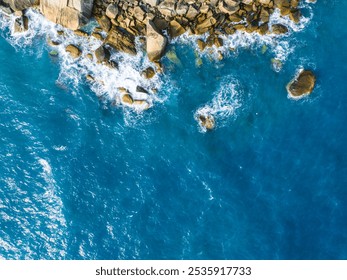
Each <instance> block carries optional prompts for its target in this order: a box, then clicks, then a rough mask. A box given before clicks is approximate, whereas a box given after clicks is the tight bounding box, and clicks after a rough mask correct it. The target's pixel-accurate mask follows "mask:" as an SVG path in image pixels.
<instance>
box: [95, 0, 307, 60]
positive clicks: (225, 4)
mask: <svg viewBox="0 0 347 280" xmlns="http://www.w3.org/2000/svg"><path fill="white" fill-rule="evenodd" d="M298 5H299V0H164V1H160V0H95V2H94V9H93V15H94V16H95V17H96V19H97V20H98V22H99V24H100V26H101V27H102V28H103V30H104V31H106V32H107V33H108V34H109V36H108V37H107V38H106V40H105V42H106V43H109V44H110V45H112V46H113V47H115V48H116V49H117V50H121V51H126V52H128V53H135V49H134V48H133V47H132V45H133V44H134V38H135V36H144V37H145V38H146V41H147V42H146V49H147V54H148V57H149V59H150V60H152V61H156V60H159V59H160V57H161V56H162V55H163V54H164V52H165V47H166V44H167V41H168V40H167V39H168V38H167V37H169V38H174V37H177V36H179V35H182V34H183V33H185V32H188V33H189V34H196V35H200V34H204V33H209V34H210V37H211V38H209V39H208V40H207V42H204V41H202V40H200V41H199V42H198V43H199V47H200V48H201V49H204V47H205V46H206V45H208V44H210V42H212V44H216V45H217V47H218V46H221V45H222V44H223V42H222V40H221V38H219V36H220V35H230V34H233V33H235V32H236V31H237V30H241V31H245V32H258V33H260V34H267V33H274V34H283V33H286V32H288V29H287V27H286V26H284V25H281V24H274V25H272V26H269V18H270V15H271V14H272V13H273V12H274V10H275V9H276V8H278V9H279V10H280V12H281V15H283V16H289V17H290V18H291V19H292V20H293V21H294V22H298V21H299V20H300V10H299V9H298ZM120 33H121V35H119V34H120ZM164 34H166V35H164ZM121 36H124V38H126V44H123V42H121V41H122V40H121V38H120V37H121ZM119 39H120V40H119ZM130 42H132V44H129V43H130Z"/></svg>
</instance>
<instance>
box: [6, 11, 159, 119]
mask: <svg viewBox="0 0 347 280" xmlns="http://www.w3.org/2000/svg"><path fill="white" fill-rule="evenodd" d="M26 15H27V16H28V17H29V19H30V20H29V30H28V31H26V32H22V33H14V30H13V24H14V21H15V19H16V18H15V16H10V17H4V16H1V17H0V28H1V29H6V30H9V35H10V36H7V37H6V38H7V40H8V41H9V42H10V43H11V44H12V46H14V47H15V48H16V49H19V48H23V47H26V46H32V45H33V44H34V43H35V41H36V40H38V39H40V38H41V39H45V40H51V41H54V42H59V43H60V44H59V45H56V46H49V47H48V46H47V47H48V48H49V50H55V51H56V52H57V54H58V59H59V62H60V65H61V72H60V75H59V77H58V79H57V85H59V86H60V87H63V88H70V87H71V86H72V87H73V88H77V86H78V85H79V84H80V83H85V82H87V81H86V76H87V75H90V76H92V77H94V78H95V80H94V81H92V82H89V84H90V87H91V89H92V90H93V91H94V92H95V94H96V95H97V96H99V97H101V96H102V97H104V98H106V99H107V100H109V101H110V102H112V104H113V105H116V106H122V102H121V98H122V95H123V94H124V92H122V91H120V90H119V88H120V87H122V88H125V89H127V90H128V91H129V92H130V93H131V94H132V96H133V98H134V99H135V100H145V101H146V103H143V104H137V105H134V106H132V108H131V109H132V110H134V111H137V112H140V111H143V110H144V109H146V108H147V107H148V106H149V107H151V106H152V105H153V104H154V103H156V102H162V101H163V98H162V97H161V96H160V94H159V95H158V94H155V93H156V92H157V91H158V90H159V89H160V88H161V85H162V81H161V79H160V76H159V75H155V76H154V77H153V78H152V79H150V80H148V79H146V78H144V77H143V76H142V75H141V71H142V70H144V69H146V68H147V67H149V66H152V67H153V68H154V64H153V63H151V62H150V61H149V60H148V58H147V56H146V55H145V53H144V52H143V51H142V50H141V48H140V45H139V43H138V44H137V51H138V52H137V55H136V56H131V55H128V54H125V53H119V52H111V60H113V61H115V62H116V63H117V64H118V69H115V68H110V67H108V66H106V65H103V64H100V63H97V62H96V60H95V58H94V59H93V60H90V59H89V58H87V57H86V55H87V54H89V53H93V52H94V51H95V50H96V49H97V48H98V47H100V46H101V45H102V42H101V41H99V40H97V39H96V38H94V37H82V36H77V35H76V34H75V33H74V32H72V31H71V30H68V29H65V28H62V27H61V26H58V25H56V24H54V23H52V22H50V21H48V20H46V19H45V18H44V17H43V16H42V15H41V14H39V13H38V12H37V11H35V10H28V11H27V13H26ZM59 30H63V31H64V35H63V36H60V35H59V34H58V31H59ZM69 44H74V45H76V46H78V47H79V48H80V49H81V51H82V55H81V56H80V57H79V58H78V59H73V58H72V57H71V56H70V55H69V54H68V53H67V52H66V51H65V49H66V46H67V45H69ZM40 55H41V54H40ZM137 86H141V87H143V88H144V89H146V90H147V91H148V93H141V92H137V91H136V87H137ZM122 107H123V106H122Z"/></svg>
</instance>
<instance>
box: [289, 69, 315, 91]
mask: <svg viewBox="0 0 347 280" xmlns="http://www.w3.org/2000/svg"><path fill="white" fill-rule="evenodd" d="M315 83H316V77H315V75H314V74H313V72H312V71H310V70H302V71H300V72H299V74H298V75H297V76H296V77H295V78H294V79H293V80H292V81H291V82H290V83H289V84H288V85H287V91H288V94H289V95H290V96H292V97H294V98H300V97H302V96H304V95H307V94H310V93H311V92H312V90H313V88H314V86H315Z"/></svg>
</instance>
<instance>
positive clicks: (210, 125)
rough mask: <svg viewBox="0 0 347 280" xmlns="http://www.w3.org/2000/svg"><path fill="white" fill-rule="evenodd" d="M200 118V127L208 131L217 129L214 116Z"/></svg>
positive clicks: (200, 116)
mask: <svg viewBox="0 0 347 280" xmlns="http://www.w3.org/2000/svg"><path fill="white" fill-rule="evenodd" d="M198 118H199V123H200V125H201V126H202V127H204V128H206V129H207V130H212V129H214V128H215V126H216V124H215V120H214V117H213V116H212V115H199V117H198Z"/></svg>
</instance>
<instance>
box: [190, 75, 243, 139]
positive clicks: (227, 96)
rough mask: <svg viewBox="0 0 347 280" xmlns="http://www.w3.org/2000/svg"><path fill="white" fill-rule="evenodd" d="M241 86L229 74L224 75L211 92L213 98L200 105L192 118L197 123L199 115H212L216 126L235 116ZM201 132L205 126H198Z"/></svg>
mask: <svg viewBox="0 0 347 280" xmlns="http://www.w3.org/2000/svg"><path fill="white" fill-rule="evenodd" d="M242 93H243V91H242V88H241V86H240V85H239V82H238V81H237V80H236V79H234V78H233V77H231V76H226V77H224V78H223V79H222V81H221V82H220V84H219V88H218V90H217V91H216V92H215V93H213V99H212V100H211V101H210V102H208V103H207V104H205V105H203V106H202V107H200V108H198V109H197V110H196V112H195V114H194V118H195V119H196V120H197V121H198V123H199V117H200V116H213V118H214V119H215V121H216V125H217V126H218V127H223V126H225V125H226V124H227V121H228V120H229V119H230V117H231V116H235V111H236V110H237V109H238V108H240V107H241V105H242V103H241V102H242V101H241V100H242ZM199 127H200V131H201V132H206V128H205V127H204V126H202V125H200V126H199Z"/></svg>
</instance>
